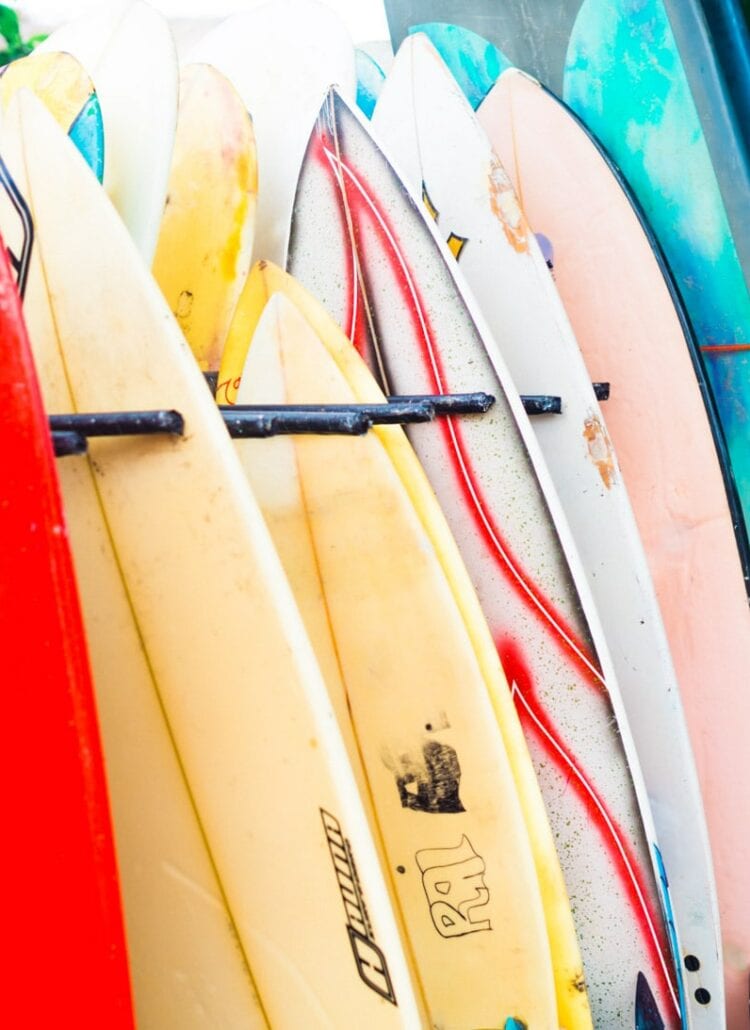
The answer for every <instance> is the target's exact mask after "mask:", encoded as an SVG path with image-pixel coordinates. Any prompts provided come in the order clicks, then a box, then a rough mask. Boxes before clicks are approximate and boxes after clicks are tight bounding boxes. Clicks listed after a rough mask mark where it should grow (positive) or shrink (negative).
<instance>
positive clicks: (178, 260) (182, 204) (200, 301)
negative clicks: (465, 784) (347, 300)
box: [152, 64, 258, 371]
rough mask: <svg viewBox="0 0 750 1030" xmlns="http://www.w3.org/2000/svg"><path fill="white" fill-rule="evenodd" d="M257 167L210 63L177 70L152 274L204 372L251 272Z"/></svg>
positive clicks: (245, 125)
mask: <svg viewBox="0 0 750 1030" xmlns="http://www.w3.org/2000/svg"><path fill="white" fill-rule="evenodd" d="M257 193H258V168H257V162H256V156H255V136H254V134H253V126H252V121H251V119H250V116H249V115H248V113H247V111H246V109H245V106H244V104H243V102H242V100H241V99H240V97H239V95H238V93H237V92H236V90H235V89H234V87H233V86H232V84H231V83H230V82H229V81H228V80H227V79H226V78H225V77H224V76H223V75H222V74H221V73H220V72H218V71H217V70H216V69H215V68H212V67H211V66H210V65H200V64H188V65H185V66H183V68H182V70H181V72H180V104H179V113H178V118H177V132H176V135H175V145H174V152H173V155H172V166H171V170H170V174H169V184H168V188H167V203H166V206H165V209H164V215H163V217H162V221H161V226H160V229H159V240H158V243H157V247H156V253H155V255H154V264H153V269H152V271H153V275H154V278H155V279H156V281H157V282H158V283H159V286H160V287H161V290H162V292H163V294H164V296H165V298H166V300H167V303H168V304H169V306H170V308H171V310H172V313H173V314H174V315H175V317H176V319H177V321H178V323H179V325H180V328H181V329H182V331H183V333H184V334H185V338H186V339H187V341H188V343H189V344H190V347H191V349H192V351H193V353H194V354H195V357H196V359H197V361H198V364H199V366H200V368H201V369H202V370H203V371H216V370H217V369H218V367H219V360H220V358H221V352H222V350H223V349H224V341H225V338H226V334H227V331H228V329H229V323H230V321H231V318H232V315H233V313H234V308H235V305H236V303H237V299H238V297H239V294H240V292H241V290H242V287H243V285H244V282H245V279H246V278H247V274H248V272H249V271H250V255H251V253H252V246H253V232H254V226H255V207H256V200H257Z"/></svg>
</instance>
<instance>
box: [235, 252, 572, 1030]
mask: <svg viewBox="0 0 750 1030" xmlns="http://www.w3.org/2000/svg"><path fill="white" fill-rule="evenodd" d="M261 274H262V273H261ZM280 276H281V273H280V272H279V273H278V275H277V278H278V277H280ZM289 291H290V292H291V291H293V285H292V284H290V285H289ZM259 292H260V291H259V290H258V291H254V293H255V295H257V294H258V293H259ZM335 333H336V336H338V337H340V336H341V331H340V330H339V329H338V328H336V330H335ZM342 346H345V347H348V348H349V349H350V350H351V354H350V355H349V357H348V361H347V359H346V358H341V357H339V358H338V360H337V352H338V351H339V350H340V349H341V347H342ZM355 360H357V361H360V360H361V359H358V358H357V355H356V354H355V353H354V352H353V348H352V345H351V344H350V343H348V341H346V340H344V341H343V343H342V341H341V340H340V339H334V340H331V341H330V342H328V343H326V342H324V341H323V340H322V339H321V338H319V337H318V336H317V335H316V333H315V331H314V330H313V329H312V327H311V326H310V324H309V323H308V322H307V321H306V320H305V318H304V317H303V315H302V314H301V312H300V311H299V310H298V309H297V308H296V307H295V306H294V304H293V303H292V302H291V300H289V299H288V297H287V296H285V295H284V294H281V293H278V294H275V295H273V296H272V297H271V298H270V300H268V302H267V304H266V306H265V308H264V310H263V313H262V315H261V316H260V320H259V322H258V324H257V328H256V330H255V332H254V334H253V338H252V343H251V346H250V350H249V353H248V357H247V360H246V361H245V366H244V369H243V373H242V383H241V386H240V393H239V400H240V401H243V400H245V401H247V402H249V403H291V404H298V403H299V404H305V403H330V404H347V403H349V404H350V403H356V402H357V399H358V396H357V393H356V389H355V384H352V383H350V382H349V381H348V380H347V378H346V377H345V374H344V369H343V368H341V367H340V364H339V362H341V363H342V364H343V363H344V362H346V363H347V364H351V363H352V362H353V361H355ZM359 378H364V379H365V380H366V382H365V387H366V388H367V387H368V386H369V393H370V394H372V395H373V396H374V395H376V394H377V388H376V387H375V384H374V382H371V381H370V382H369V383H368V382H367V380H368V379H369V374H368V373H367V371H366V369H365V368H361V370H360V376H359ZM381 400H383V401H384V400H385V398H382V396H381ZM395 432H396V433H401V432H402V431H401V430H400V429H396V430H395ZM264 443H265V441H238V443H237V445H236V446H237V449H238V452H239V453H240V455H241V457H242V460H243V464H244V466H245V469H246V471H247V472H248V475H249V478H250V481H251V484H252V485H253V487H254V489H255V490H256V494H257V495H258V496H259V497H261V498H263V500H261V502H260V503H261V507H262V510H263V512H264V515H265V517H266V520H267V522H268V523H269V526H270V527H271V529H272V535H273V536H274V541H275V543H276V544H277V547H278V549H279V554H280V556H281V559H282V563H283V564H284V566H285V568H286V570H287V572H288V575H289V577H290V582H291V585H292V588H293V590H294V591H295V595H296V596H300V597H301V598H302V599H305V601H306V602H307V603H306V604H305V606H304V610H305V611H309V610H310V609H311V608H312V607H313V604H311V602H313V601H314V602H317V604H316V605H315V608H316V609H317V612H320V611H321V609H322V610H323V612H324V613H325V615H326V616H327V624H326V625H323V626H321V624H320V616H319V615H318V616H317V617H316V615H314V616H313V618H314V625H315V627H316V628H317V632H313V629H312V627H311V629H310V633H311V639H312V641H313V645H314V646H315V647H316V653H317V650H318V646H317V645H318V643H320V645H321V650H322V652H323V654H324V655H325V656H326V662H325V664H326V665H331V664H334V663H336V661H337V662H338V668H337V670H336V673H335V676H334V678H333V681H330V680H329V681H328V682H329V684H330V686H329V690H331V692H332V693H333V692H334V690H335V692H336V696H337V703H336V704H335V708H336V710H337V712H338V715H339V720H340V722H341V721H343V722H346V721H348V720H351V721H352V723H353V730H354V737H355V739H356V745H355V755H357V756H359V755H361V761H362V763H363V765H364V777H365V780H366V783H367V785H368V788H369V791H370V793H371V797H372V802H373V807H374V816H375V818H374V822H375V824H376V826H377V828H378V832H379V835H380V837H381V839H382V841H383V845H384V849H385V852H386V855H387V864H388V867H389V869H390V870H391V875H392V877H393V883H394V889H395V894H396V897H397V899H398V904H399V906H400V908H401V911H402V913H403V916H404V925H405V927H406V932H407V934H408V937H409V941H410V944H411V946H412V949H413V953H414V957H415V960H416V964H417V967H418V970H419V979H420V982H421V983H422V985H423V987H424V992H425V999H426V1003H427V1009H428V1012H429V1017H430V1018H429V1021H430V1024H431V1025H436V1026H488V1025H491V1024H493V1023H494V1024H495V1025H503V1023H504V1022H505V1020H506V1019H507V1018H509V1017H516V1016H517V1017H518V1018H520V1019H521V1020H522V1021H523V1023H524V1024H525V1025H527V1026H542V1027H550V1028H552V1027H557V1026H558V1025H559V1021H558V1016H557V1007H556V1003H555V992H554V986H553V977H552V964H551V959H550V947H549V941H548V938H547V930H546V926H545V922H544V913H543V910H542V900H541V894H540V890H539V883H538V881H537V877H536V870H535V868H534V862H533V857H532V853H531V848H530V843H529V839H528V835H527V831H526V826H525V823H524V819H523V814H522V811H521V807H520V804H519V801H518V798H517V795H516V791H515V786H514V783H513V777H512V771H511V766H510V763H509V761H508V757H507V754H506V751H505V747H504V743H503V738H502V735H501V733H500V731H499V728H498V726H497V723H496V720H495V719H494V718H493V711H492V705H491V702H490V696H489V691H488V689H487V685H486V684H485V680H484V677H483V675H482V668H481V665H480V663H479V661H478V659H477V655H476V653H475V652H474V649H473V647H472V642H471V637H470V635H469V633H468V632H467V628H466V626H465V624H464V622H463V619H462V616H461V611H460V609H459V607H458V605H457V604H456V602H455V599H454V596H453V594H452V592H451V589H450V585H449V583H448V581H447V579H446V577H445V574H444V572H443V570H442V569H441V566H440V561H439V558H438V556H437V554H436V553H435V550H434V547H433V546H432V543H431V541H430V538H429V535H428V533H427V530H426V528H425V526H424V525H423V524H422V522H421V520H420V517H419V513H418V511H417V510H416V509H415V506H414V504H413V503H412V501H411V498H410V496H409V492H408V490H407V488H406V486H405V484H404V483H403V482H402V481H401V478H400V476H399V474H398V471H397V469H396V468H395V467H394V465H393V462H392V461H391V459H390V456H389V454H388V451H387V449H386V447H385V445H384V443H383V442H382V441H381V440H380V439H379V437H378V435H376V434H375V433H369V434H367V435H366V436H365V437H362V438H360V439H356V440H349V439H347V438H344V437H320V436H319V437H315V436H311V437H299V438H295V439H294V440H292V439H287V440H284V439H282V440H279V441H274V444H273V447H274V453H273V454H271V453H269V450H268V448H267V447H264V446H263V444H264ZM352 445H353V446H352ZM404 446H405V447H408V444H406V442H405V441H404ZM412 463H413V464H414V465H415V466H416V465H417V463H416V458H415V457H414V456H413V455H412ZM417 469H418V466H417ZM417 474H418V478H417V476H415V479H416V482H415V484H414V485H413V487H412V489H413V490H417V491H419V490H421V492H422V493H423V503H424V507H426V508H427V509H428V510H429V506H430V502H431V503H432V506H433V507H434V506H435V501H434V498H433V497H432V495H431V491H430V489H429V486H427V484H426V483H425V482H424V479H423V475H421V474H419V473H417ZM264 501H265V502H266V503H263V502H264ZM436 516H437V513H435V515H434V516H433V517H436ZM295 530H296V531H295ZM353 568H355V569H356V570H357V573H356V574H355V575H352V569H353ZM306 622H307V624H308V625H310V620H309V619H306ZM334 656H335V657H334ZM494 679H495V681H497V687H496V689H500V690H504V691H505V695H506V698H507V699H508V701H509V700H510V698H509V694H508V690H507V684H506V683H505V682H504V680H503V678H502V672H501V670H500V666H499V662H497V660H496V675H495V677H494ZM405 683H407V684H408V690H407V691H405V690H404V684H405ZM509 707H510V710H511V712H512V705H510V706H509ZM350 753H351V752H350ZM467 877H471V885H469V883H468V882H467ZM441 881H445V883H444V885H443V886H442V887H441V886H439V884H440V883H441ZM501 884H502V887H501V888H500V889H499V890H498V887H499V886H500V885H501Z"/></svg>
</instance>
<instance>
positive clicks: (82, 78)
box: [0, 51, 92, 132]
mask: <svg viewBox="0 0 750 1030" xmlns="http://www.w3.org/2000/svg"><path fill="white" fill-rule="evenodd" d="M23 87H27V88H28V89H31V90H32V91H33V92H34V93H36V95H37V96H38V97H39V99H40V100H41V101H42V102H43V103H44V105H45V107H47V109H48V110H49V111H50V113H51V114H52V115H53V117H54V118H55V121H56V122H57V123H58V124H59V125H61V126H62V128H64V129H65V131H66V132H67V131H68V129H69V128H70V126H71V125H72V124H73V122H74V121H75V119H76V118H77V117H78V115H79V114H80V113H81V108H82V107H83V105H84V104H85V103H86V101H87V100H88V98H89V96H90V95H91V91H92V85H91V79H90V78H89V76H88V73H87V72H86V71H85V69H84V68H83V66H82V65H81V64H80V63H79V62H78V61H77V60H76V59H75V57H72V56H71V55H70V54H66V53H63V52H58V51H52V52H51V53H33V54H29V56H28V57H22V58H21V59H20V60H18V61H13V62H12V63H11V64H9V65H8V67H7V69H6V70H5V72H4V73H3V76H2V78H0V99H1V100H2V105H3V108H6V107H7V106H8V104H9V103H10V99H11V97H12V96H13V95H14V94H15V93H16V91H17V90H19V89H21V88H23Z"/></svg>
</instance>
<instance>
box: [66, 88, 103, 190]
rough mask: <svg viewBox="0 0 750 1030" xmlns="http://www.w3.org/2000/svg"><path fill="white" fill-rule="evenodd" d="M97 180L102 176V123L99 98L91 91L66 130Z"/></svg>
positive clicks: (101, 178) (100, 179)
mask: <svg viewBox="0 0 750 1030" xmlns="http://www.w3.org/2000/svg"><path fill="white" fill-rule="evenodd" d="M68 135H69V136H70V138H71V140H72V141H73V142H74V143H75V145H76V147H77V148H78V150H79V151H80V153H81V154H82V156H83V157H84V159H85V161H86V164H87V165H88V166H89V168H91V170H92V172H93V173H94V175H95V176H96V177H97V179H98V180H99V182H101V181H102V180H103V178H104V124H103V122H102V110H101V107H100V106H99V98H98V97H97V95H96V93H92V94H91V96H90V97H89V98H88V100H87V101H86V103H85V104H84V105H83V107H82V108H81V110H80V111H79V113H78V115H77V116H76V119H75V121H74V122H73V124H72V125H71V127H70V130H69V132H68Z"/></svg>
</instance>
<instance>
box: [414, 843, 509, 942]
mask: <svg viewBox="0 0 750 1030" xmlns="http://www.w3.org/2000/svg"><path fill="white" fill-rule="evenodd" d="M415 858H416V861H417V866H418V867H419V871H420V872H421V874H422V886H423V887H424V892H425V894H426V895H427V901H428V902H429V905H430V915H431V916H432V922H433V923H434V924H435V929H436V930H437V932H438V933H439V934H440V936H441V937H463V936H465V935H466V934H468V933H479V932H480V931H481V930H491V929H492V926H491V925H490V921H489V919H483V918H481V917H482V913H481V911H480V910H481V909H482V908H484V906H485V905H487V903H488V902H489V900H490V892H489V890H488V889H487V885H486V884H485V882H484V874H485V864H484V859H483V858H482V857H481V856H480V855H478V854H477V853H476V851H475V850H474V848H473V847H472V845H471V841H470V840H469V839H468V837H466V836H465V835H464V836H462V837H461V841H460V843H459V844H458V845H457V846H456V847H455V848H429V849H425V850H424V851H418V852H417V853H416V855H415Z"/></svg>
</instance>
